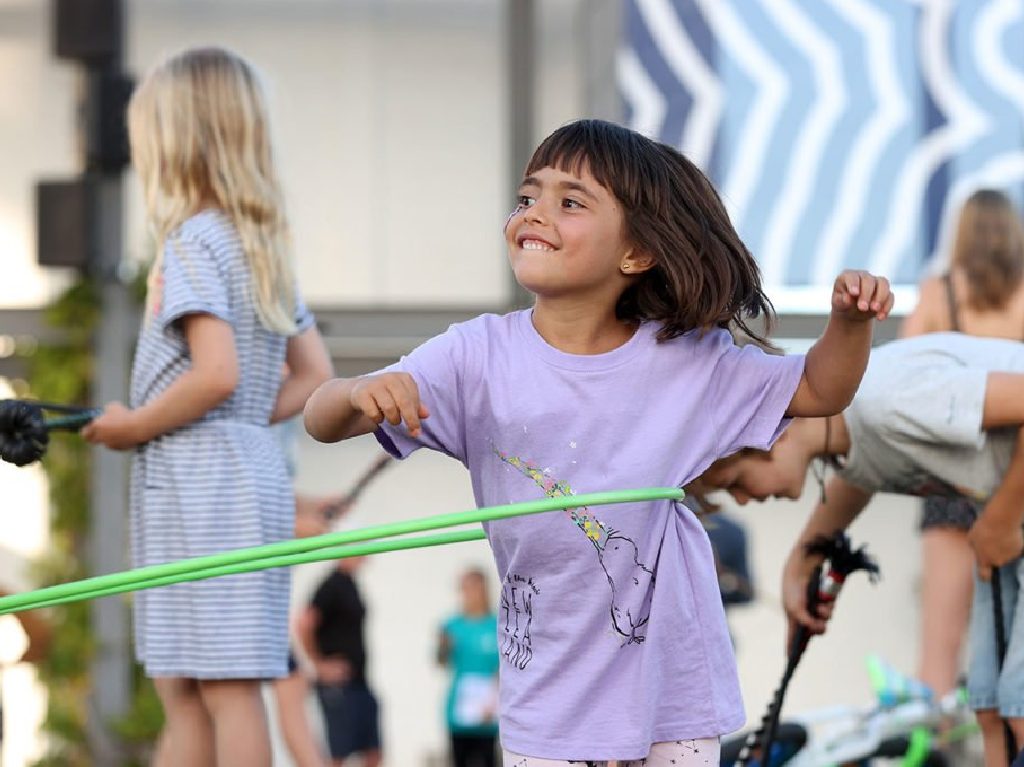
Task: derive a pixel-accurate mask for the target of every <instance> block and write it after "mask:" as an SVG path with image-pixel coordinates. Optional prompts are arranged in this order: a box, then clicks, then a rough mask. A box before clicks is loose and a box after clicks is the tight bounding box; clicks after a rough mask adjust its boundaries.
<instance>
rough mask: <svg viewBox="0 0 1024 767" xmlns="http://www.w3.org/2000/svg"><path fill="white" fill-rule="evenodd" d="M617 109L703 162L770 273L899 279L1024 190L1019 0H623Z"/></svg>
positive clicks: (913, 274) (769, 279) (914, 275)
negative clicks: (961, 228) (986, 196)
mask: <svg viewBox="0 0 1024 767" xmlns="http://www.w3.org/2000/svg"><path fill="white" fill-rule="evenodd" d="M625 9H626V18H625V25H624V30H625V35H624V40H623V42H622V46H621V50H620V52H619V56H618V80H619V88H620V91H621V93H622V95H623V98H624V101H625V108H626V115H627V121H628V124H629V125H630V126H631V127H633V128H634V129H636V130H639V131H641V132H643V133H645V134H646V135H649V136H651V137H653V138H657V139H659V140H661V141H664V142H666V143H669V144H672V145H673V146H676V147H678V148H680V149H681V150H683V151H684V152H685V153H686V154H687V156H689V157H690V158H691V159H692V160H693V161H694V162H696V163H697V164H698V165H700V166H701V167H702V168H703V169H704V170H705V172H707V173H708V174H709V175H710V176H711V178H712V179H713V180H714V182H715V184H716V186H717V187H718V189H719V191H720V192H721V194H722V196H723V199H724V200H725V202H726V205H727V206H728V208H729V212H730V214H731V215H732V217H733V221H734V223H735V224H736V227H737V229H738V231H739V232H740V234H741V236H742V237H743V239H744V241H745V242H746V243H747V245H748V247H749V248H750V249H751V251H752V252H753V253H754V255H755V256H756V257H757V259H758V261H759V263H760V264H761V266H762V269H763V270H764V275H765V283H766V284H767V285H769V286H778V287H785V286H789V287H797V286H813V285H827V284H831V281H832V280H833V279H834V277H835V275H836V274H837V273H838V272H839V271H840V270H841V269H843V268H847V267H854V268H867V269H871V270H873V271H876V272H879V273H881V274H885V275H886V276H888V277H890V279H891V280H892V281H893V282H894V283H900V284H912V283H915V282H917V280H918V279H919V278H920V276H921V274H922V271H923V269H924V267H925V264H926V262H927V261H928V260H929V258H931V257H933V256H936V255H938V256H943V257H944V256H945V255H946V253H947V251H948V243H949V241H950V239H951V237H952V226H953V225H954V224H955V218H956V214H957V212H958V210H959V206H960V205H961V204H962V202H963V200H964V199H965V198H966V197H967V196H968V195H969V194H970V193H971V192H973V191H974V190H975V189H977V188H979V187H981V186H987V187H995V188H999V189H1003V190H1004V191H1006V192H1008V193H1009V194H1010V195H1011V197H1013V198H1014V199H1015V201H1016V202H1017V204H1018V206H1019V205H1020V204H1021V202H1022V199H1024V0H971V1H963V2H953V0H920V2H909V1H908V0H625Z"/></svg>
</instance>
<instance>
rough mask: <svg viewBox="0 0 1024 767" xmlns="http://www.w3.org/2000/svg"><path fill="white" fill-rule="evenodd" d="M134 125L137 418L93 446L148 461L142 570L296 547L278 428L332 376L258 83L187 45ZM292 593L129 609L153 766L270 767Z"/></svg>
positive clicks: (269, 577)
mask: <svg viewBox="0 0 1024 767" xmlns="http://www.w3.org/2000/svg"><path fill="white" fill-rule="evenodd" d="M128 129H129V138H130V141H131V149H132V162H133V165H134V168H135V170H136V172H137V173H138V174H139V177H140V179H141V181H142V187H143V190H144V193H145V200H146V210H147V213H148V218H149V223H150V225H151V227H152V230H153V233H154V235H155V238H156V241H157V243H158V250H157V254H156V259H155V261H154V264H153V266H152V269H151V272H150V280H149V288H148V293H147V301H146V312H145V317H144V320H143V324H142V329H141V333H140V336H139V340H138V345H137V347H136V351H135V361H134V365H133V368H132V382H131V402H130V408H126V407H125V406H123V405H121V404H119V403H110V404H109V405H107V407H106V408H105V409H104V412H103V414H102V415H101V416H100V417H99V418H97V419H96V420H95V421H93V422H92V424H90V425H89V426H88V427H87V428H86V430H85V431H84V432H83V433H84V435H85V437H86V438H87V439H89V440H90V441H92V442H96V443H100V444H103V445H106V446H107V447H109V448H112V449H116V450H127V449H133V450H134V452H135V455H134V462H133V466H132V488H131V504H130V505H131V515H132V533H131V549H132V565H133V566H134V567H140V566H144V565H153V564H158V563H162V562H168V561H173V560H177V559H182V558H185V557H193V556H199V555H204V554H212V553H214V552H217V551H222V550H225V549H232V548H240V547H244V546H255V545H259V544H264V543H269V542H272V541H275V540H281V539H285V538H290V537H291V536H292V532H293V525H294V514H295V499H294V497H293V494H292V487H291V482H290V480H289V477H288V473H287V469H286V465H285V459H284V456H283V453H282V449H281V446H280V443H279V441H278V440H277V438H276V437H275V436H274V435H273V434H272V432H271V430H270V428H269V426H270V424H271V423H274V422H277V421H281V420H284V419H287V418H290V417H291V416H293V415H295V414H296V413H298V412H299V411H300V410H301V409H302V406H303V404H304V403H305V401H306V399H307V397H308V396H309V395H310V393H311V392H312V391H313V389H315V388H316V387H317V386H318V385H319V384H320V383H321V382H322V381H323V380H325V379H326V378H328V377H329V376H330V373H331V368H330V361H329V358H328V356H327V353H326V350H325V348H324V345H323V341H322V339H321V338H320V335H319V333H318V331H317V329H316V326H315V324H314V322H313V317H312V315H311V314H310V312H309V311H308V310H307V309H306V307H305V305H304V304H303V302H302V300H301V298H300V297H299V295H298V292H297V290H296V287H295V276H294V273H293V270H292V265H291V257H290V254H289V244H288V224H287V220H286V217H285V213H284V208H283V205H282V200H281V191H280V186H279V183H278V180H277V174H276V172H275V170H274V164H273V157H272V152H271V143H270V131H269V124H268V117H267V109H266V101H265V98H264V96H263V92H262V90H261V86H260V83H259V80H258V78H257V77H256V74H255V73H254V71H253V69H252V67H251V66H250V65H249V64H248V63H247V62H246V61H245V60H243V59H242V58H240V57H239V56H237V55H236V54H234V53H231V52H229V51H226V50H223V49H219V48H201V49H191V50H186V51H184V52H183V53H180V54H178V55H176V56H173V57H171V58H169V59H167V60H166V61H164V62H163V63H161V64H159V65H158V66H157V67H156V68H155V69H154V70H153V71H152V72H151V73H150V74H149V75H148V76H147V77H146V78H145V80H144V81H143V82H142V84H141V85H140V86H139V88H138V89H137V90H136V92H135V94H134V95H133V97H132V100H131V102H130V104H129V107H128ZM283 370H287V371H288V372H287V375H285V374H283V373H282V371H283ZM289 585H290V584H289V573H288V571H287V570H280V569H279V570H266V571H262V572H257V573H249V574H242V575H233V576H229V577H226V578H219V579H213V580H207V581H200V582H196V583H183V584H179V585H175V586H169V587H165V588H161V589H154V590H152V591H146V592H141V593H139V594H137V595H136V597H135V640H136V654H137V656H138V658H139V660H140V661H141V662H142V663H143V665H144V666H145V669H146V673H147V675H149V676H150V677H152V678H153V679H154V683H155V686H156V689H157V693H158V694H159V696H160V700H161V702H162V704H163V707H164V713H165V719H166V723H165V727H164V731H163V733H162V735H161V739H160V742H159V745H158V748H157V755H156V759H155V763H156V764H157V765H159V766H161V767H164V766H169V765H184V764H187V765H218V766H219V767H228V766H232V765H247V766H251V765H256V766H257V767H258V766H259V765H263V766H264V767H269V765H270V764H271V748H270V739H269V735H268V727H267V722H266V714H265V711H264V708H263V701H262V697H261V694H260V682H261V680H264V679H269V678H279V677H283V676H285V675H286V674H287V665H286V663H287V651H288V598H289Z"/></svg>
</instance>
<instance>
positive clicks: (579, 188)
mask: <svg viewBox="0 0 1024 767" xmlns="http://www.w3.org/2000/svg"><path fill="white" fill-rule="evenodd" d="M525 186H533V187H541V186H542V184H541V183H540V180H538V179H537V178H536V177H535V176H527V177H526V178H524V179H523V182H522V183H521V184H520V185H519V188H520V189H522V188H523V187H525ZM556 186H558V187H559V188H560V189H568V190H571V191H574V192H579V193H580V194H582V195H584V196H586V197H589V198H590V199H591V200H593V201H595V202H596V201H597V197H596V196H595V195H594V193H593V192H591V191H590V189H588V188H587V187H586V186H585V185H584V184H581V183H579V182H578V181H559V182H558V184H557V185H556Z"/></svg>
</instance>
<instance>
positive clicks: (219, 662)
mask: <svg viewBox="0 0 1024 767" xmlns="http://www.w3.org/2000/svg"><path fill="white" fill-rule="evenodd" d="M152 289H153V290H155V291H157V293H156V294H154V295H153V296H152V297H151V300H150V302H149V306H148V309H147V313H146V317H145V318H144V319H143V323H142V329H141V332H140V335H139V340H138V346H137V347H136V351H135V361H134V365H133V367H132V384H131V405H132V407H139V406H140V405H144V404H145V403H147V402H149V401H151V400H152V399H154V398H155V397H157V396H158V395H159V394H160V393H161V392H163V391H164V390H165V389H167V387H168V386H170V385H171V384H172V383H173V382H174V381H175V379H177V378H178V376H180V375H181V374H182V373H183V372H185V371H186V370H188V369H189V365H190V360H189V351H188V345H187V343H186V341H185V338H184V335H183V328H182V324H181V322H180V320H181V318H182V317H183V316H185V315H187V314H196V313H202V314H209V315H212V316H214V317H217V318H219V319H222V320H224V321H226V322H228V323H230V324H231V327H232V328H233V330H234V336H235V346H236V351H237V355H238V368H239V380H238V387H237V388H236V390H235V392H234V393H233V394H232V395H231V397H230V398H228V399H227V400H226V401H225V402H223V403H221V404H220V405H218V406H217V407H215V408H214V409H213V410H211V411H209V412H208V413H206V415H204V416H203V417H202V418H201V419H200V420H198V421H196V422H194V423H192V424H189V425H188V426H185V427H183V428H181V429H177V430H176V431H173V432H170V433H168V434H165V435H163V436H160V437H157V438H156V439H154V440H153V441H151V442H149V443H147V444H145V445H142V446H140V447H139V448H138V449H137V451H136V454H135V457H134V461H133V464H132V477H131V480H132V481H131V546H132V565H133V566H135V567H140V566H144V565H154V564H160V563H163V562H170V561H174V560H178V559H184V558H186V557H197V556H204V555H208V554H214V553H217V552H221V551H225V550H228V549H234V548H239V547H243V546H256V545H260V544H264V543H270V542H273V541H279V540H283V539H286V538H291V537H293V526H294V517H295V502H294V496H293V494H292V487H291V483H290V481H289V478H288V473H287V469H286V466H285V459H284V456H283V454H282V451H281V444H280V441H279V440H278V439H277V438H276V436H275V435H274V433H273V432H272V431H271V429H270V428H269V421H270V416H271V413H272V411H273V407H274V403H275V401H276V398H277V393H278V390H279V388H280V385H281V373H282V366H283V363H284V358H285V346H286V344H287V338H286V337H285V336H283V335H279V334H277V333H273V332H271V331H268V330H267V329H265V328H264V327H263V326H262V325H261V324H260V322H259V319H258V318H257V316H256V312H255V309H254V307H253V303H252V299H251V297H250V274H249V268H248V265H247V262H246V259H245V256H244V253H243V251H242V247H241V242H240V240H239V237H238V234H237V231H236V230H235V227H234V225H233V224H232V223H231V221H230V219H229V218H228V217H226V216H225V215H224V214H222V213H220V212H218V211H212V210H207V211H203V212H201V213H198V214H196V215H195V216H193V217H192V218H190V219H188V220H187V221H186V222H185V223H184V224H182V226H181V227H180V228H179V229H178V230H177V231H176V232H174V233H173V235H172V236H171V237H169V238H168V240H167V243H166V244H165V246H164V254H163V267H162V270H161V275H160V279H159V280H158V282H157V283H156V284H155V285H154V287H153V288H152ZM297 311H298V320H299V328H300V331H301V330H305V329H306V328H308V327H309V326H310V325H312V323H313V317H312V315H311V314H310V313H309V311H308V310H307V309H306V308H305V306H304V305H302V303H301V301H300V302H299V306H298V309H297ZM289 587H290V575H289V572H288V570H287V569H276V570H264V571H260V572H255V573H247V574H242V575H232V576H227V577H222V578H214V579H211V580H205V581H198V582H194V583H182V584H177V585H173V586H165V587H162V588H157V589H151V590H148V591H141V592H139V593H137V594H136V596H135V642H136V654H137V656H138V658H139V660H140V662H142V663H143V664H144V666H145V669H146V673H147V675H148V676H151V677H167V676H171V677H187V678H194V679H262V678H273V677H281V676H284V675H285V674H286V658H287V652H288V596H289Z"/></svg>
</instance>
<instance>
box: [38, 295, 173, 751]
mask: <svg viewBox="0 0 1024 767" xmlns="http://www.w3.org/2000/svg"><path fill="white" fill-rule="evenodd" d="M99 316H100V301H99V292H98V291H97V289H96V287H95V285H93V284H92V283H90V282H88V281H86V280H82V281H79V282H77V283H76V284H75V285H73V286H72V287H71V288H70V289H68V290H67V291H66V292H65V293H64V294H63V295H61V296H60V297H59V298H58V299H57V300H56V301H55V302H54V303H53V304H52V305H51V306H50V307H48V308H47V310H46V312H45V321H46V323H47V324H48V325H50V326H51V327H54V328H57V329H59V330H60V333H59V337H60V340H59V341H58V342H55V343H51V344H40V345H39V346H38V347H36V348H34V349H31V350H28V352H27V354H26V356H27V362H28V370H29V387H30V391H31V393H32V394H33V395H34V396H35V397H37V398H38V399H40V400H46V401H51V402H60V403H64V404H71V405H89V404H92V403H91V401H90V390H91V382H92V375H93V363H92V359H93V355H92V342H93V331H94V330H95V329H96V326H97V323H98V320H99ZM43 468H44V470H45V471H46V474H47V478H48V480H49V486H50V527H51V539H50V540H51V543H50V547H49V551H48V552H47V553H46V555H45V556H43V557H41V558H40V559H39V560H38V561H37V562H36V563H35V575H36V580H37V582H38V583H39V585H40V586H47V585H51V584H55V583H64V582H66V581H70V580H76V579H79V578H82V577H84V576H85V575H86V573H85V568H84V564H83V562H84V551H83V549H84V546H85V541H86V539H87V536H88V532H89V519H90V517H89V497H90V494H89V483H90V471H89V469H90V461H89V448H88V446H87V445H86V444H85V443H84V442H82V440H81V439H80V438H79V437H77V436H76V435H73V434H66V433H59V432H58V433H54V434H53V435H51V441H50V445H49V448H48V450H47V452H46V455H45V457H44V458H43ZM48 618H49V621H50V623H51V625H52V628H53V638H52V642H51V646H50V649H49V652H48V654H47V657H46V658H45V659H44V660H43V661H41V662H40V663H39V666H38V671H39V676H40V679H41V680H42V681H43V683H44V684H45V685H46V687H47V689H48V691H49V695H48V703H47V712H46V718H45V721H44V724H43V727H44V729H45V731H46V733H47V736H48V741H49V742H48V747H49V748H48V753H47V754H46V755H45V756H44V757H43V758H42V759H41V760H39V761H38V762H36V767H90V766H91V765H92V764H93V763H94V760H93V758H92V755H91V754H90V752H89V745H88V740H87V737H86V723H87V719H88V703H89V699H90V696H91V688H92V682H91V679H90V666H91V663H92V660H93V655H94V652H95V640H94V637H93V633H92V627H91V621H90V608H89V603H88V602H75V603H71V604H67V605H61V606H58V607H53V608H50V609H49V611H48ZM125 662H129V659H125ZM133 677H134V688H135V689H134V691H133V700H132V706H131V710H130V711H129V712H128V714H127V715H126V716H125V717H124V718H123V719H122V720H121V721H117V722H110V723H108V724H109V726H110V728H111V730H112V731H113V732H115V733H117V734H118V735H119V736H120V737H121V739H122V741H123V743H124V749H123V752H124V754H125V762H124V764H126V765H134V764H143V763H146V762H147V761H148V759H147V755H148V752H149V751H151V749H152V744H153V741H154V740H155V738H156V735H157V733H158V732H159V730H160V727H161V725H162V723H163V719H162V712H161V710H160V705H159V702H158V701H157V698H156V694H155V692H154V690H153V687H152V684H150V682H149V681H148V680H147V679H145V677H144V676H143V674H142V673H141V671H140V670H139V668H138V667H137V666H136V667H135V670H134V675H133Z"/></svg>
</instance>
